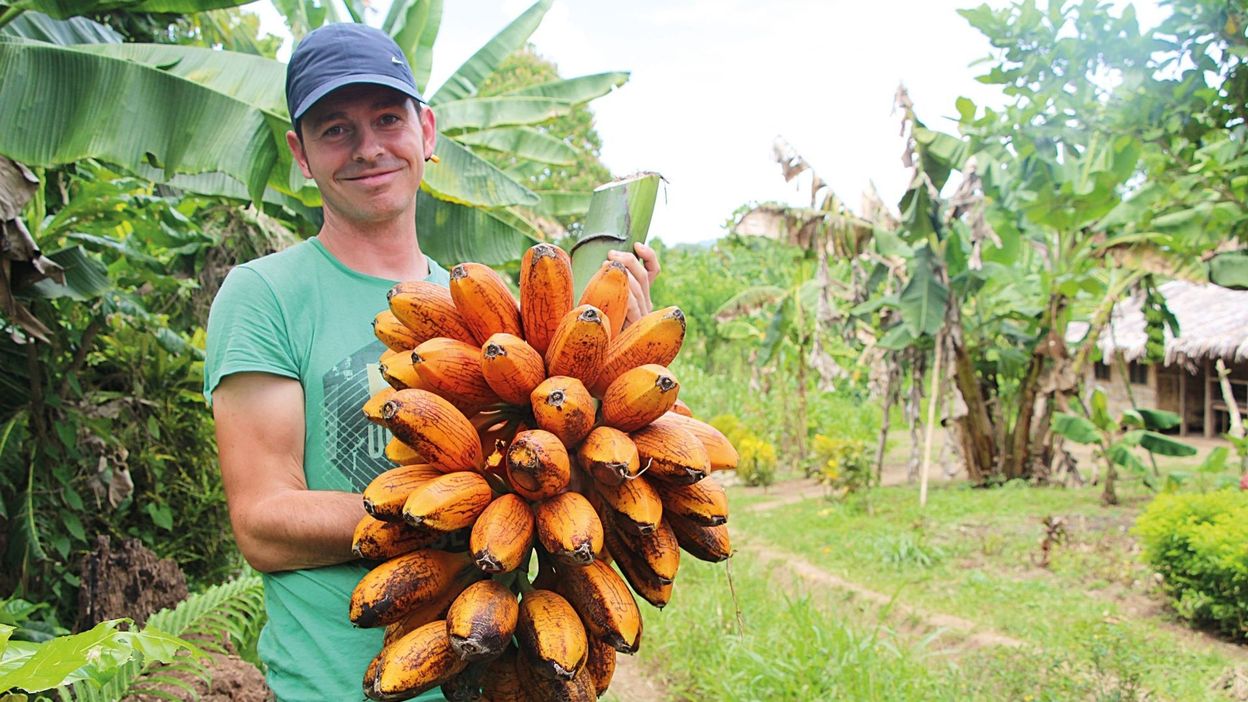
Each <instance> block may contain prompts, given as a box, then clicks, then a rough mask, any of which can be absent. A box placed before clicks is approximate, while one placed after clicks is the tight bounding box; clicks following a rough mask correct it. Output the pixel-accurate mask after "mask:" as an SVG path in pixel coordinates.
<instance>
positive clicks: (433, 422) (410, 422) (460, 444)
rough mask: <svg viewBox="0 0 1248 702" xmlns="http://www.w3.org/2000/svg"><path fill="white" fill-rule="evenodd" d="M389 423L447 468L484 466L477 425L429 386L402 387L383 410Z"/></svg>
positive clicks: (429, 460)
mask: <svg viewBox="0 0 1248 702" xmlns="http://www.w3.org/2000/svg"><path fill="white" fill-rule="evenodd" d="M381 416H382V419H384V420H385V422H386V427H387V428H388V429H390V431H391V432H393V433H394V435H395V437H397V438H398V439H399V440H400V441H402V442H403V443H405V444H407V445H408V446H411V447H412V448H413V449H415V450H416V452H417V453H419V454H420V455H422V456H424V457H425V459H426V460H425V462H427V463H432V464H434V465H436V466H437V467H438V468H440V469H442V470H443V471H445V472H448V473H449V472H451V471H456V470H476V469H478V468H480V467H481V464H482V461H483V459H484V456H482V455H481V439H480V437H478V436H477V430H476V427H474V426H472V422H469V421H468V418H467V417H465V416H464V413H463V412H460V411H459V410H458V409H456V408H455V406H454V405H452V404H451V403H450V402H448V401H446V400H444V399H442V398H441V397H438V396H437V395H435V394H434V393H431V392H428V391H426V390H400V391H398V392H396V393H394V396H393V397H391V398H390V401H389V402H387V403H386V404H385V406H384V407H383V408H382V411H381Z"/></svg>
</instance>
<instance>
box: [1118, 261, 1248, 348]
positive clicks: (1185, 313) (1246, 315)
mask: <svg viewBox="0 0 1248 702" xmlns="http://www.w3.org/2000/svg"><path fill="white" fill-rule="evenodd" d="M1158 290H1159V291H1160V292H1161V294H1162V295H1163V296H1164V297H1165V298H1166V306H1167V307H1169V308H1170V311H1171V312H1172V313H1173V314H1174V316H1175V317H1176V318H1177V319H1178V320H1179V335H1178V336H1177V337H1172V336H1171V334H1170V331H1169V330H1168V329H1167V330H1166V359H1165V362H1164V365H1167V366H1169V365H1174V364H1180V365H1184V366H1187V367H1189V368H1192V367H1195V365H1197V364H1198V363H1199V362H1201V361H1204V360H1207V359H1218V358H1221V359H1222V360H1223V361H1225V362H1226V363H1227V364H1228V365H1230V364H1232V363H1237V362H1241V361H1248V290H1230V289H1228V288H1222V287H1218V286H1217V285H1199V284H1196V283H1189V282H1186V281H1182V280H1172V281H1170V282H1168V283H1163V284H1162V285H1161V286H1160V287H1159V288H1158ZM1143 305H1144V300H1143V298H1142V297H1141V296H1138V295H1137V296H1134V297H1132V298H1130V299H1128V300H1124V301H1122V302H1120V303H1118V304H1117V305H1115V306H1114V314H1113V318H1112V321H1111V323H1110V324H1109V326H1108V327H1107V328H1106V329H1105V330H1104V331H1103V332H1102V333H1101V338H1100V339H1099V340H1098V341H1097V344H1098V345H1099V346H1100V349H1101V354H1102V356H1103V357H1104V358H1106V359H1111V358H1113V357H1114V354H1115V353H1118V354H1122V356H1123V357H1124V358H1125V359H1126V360H1128V361H1138V360H1140V359H1141V358H1143V357H1144V345H1145V343H1146V342H1147V340H1148V337H1147V334H1146V332H1145V324H1144V313H1143V312H1142V308H1143Z"/></svg>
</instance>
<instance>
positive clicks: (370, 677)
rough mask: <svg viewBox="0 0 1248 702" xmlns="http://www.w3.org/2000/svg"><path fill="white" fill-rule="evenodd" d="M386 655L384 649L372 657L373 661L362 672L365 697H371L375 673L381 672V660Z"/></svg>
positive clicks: (375, 679)
mask: <svg viewBox="0 0 1248 702" xmlns="http://www.w3.org/2000/svg"><path fill="white" fill-rule="evenodd" d="M385 655H386V652H385V649H384V648H383V649H382V650H381V651H379V652H378V653H377V655H376V656H373V660H372V661H370V662H369V664H368V668H366V669H365V670H364V695H365V696H366V697H372V696H373V687H374V686H375V685H376V684H377V673H378V672H380V670H381V659H382V658H384V657H385Z"/></svg>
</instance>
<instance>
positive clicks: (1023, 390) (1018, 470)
mask: <svg viewBox="0 0 1248 702" xmlns="http://www.w3.org/2000/svg"><path fill="white" fill-rule="evenodd" d="M1043 370H1044V356H1042V355H1041V354H1040V353H1039V351H1036V352H1035V353H1033V354H1032V356H1031V364H1030V365H1029V366H1028V367H1027V376H1026V377H1025V378H1024V379H1023V384H1022V386H1021V387H1020V388H1019V396H1018V419H1016V420H1015V421H1014V434H1013V435H1012V436H1011V437H1010V446H1009V449H1008V450H1007V451H1006V454H1005V477H1006V478H1007V479H1009V480H1013V479H1015V478H1025V477H1027V456H1028V450H1029V447H1030V446H1031V420H1032V416H1033V415H1034V414H1035V411H1036V397H1037V395H1039V392H1040V374H1041V372H1042V371H1043Z"/></svg>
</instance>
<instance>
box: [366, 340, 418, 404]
mask: <svg viewBox="0 0 1248 702" xmlns="http://www.w3.org/2000/svg"><path fill="white" fill-rule="evenodd" d="M377 372H379V373H381V377H382V379H383V380H385V381H386V382H387V383H389V384H390V387H392V388H394V389H395V390H404V389H407V388H424V389H427V388H425V384H424V382H422V381H421V379H420V373H418V372H417V371H416V364H415V363H414V362H413V361H412V354H411V352H410V351H407V352H403V353H396V354H394V355H393V356H391V357H390V358H387V359H386V360H384V361H381V362H379V363H378V364H377ZM382 406H383V407H384V406H385V404H384V403H383V404H382Z"/></svg>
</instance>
